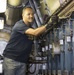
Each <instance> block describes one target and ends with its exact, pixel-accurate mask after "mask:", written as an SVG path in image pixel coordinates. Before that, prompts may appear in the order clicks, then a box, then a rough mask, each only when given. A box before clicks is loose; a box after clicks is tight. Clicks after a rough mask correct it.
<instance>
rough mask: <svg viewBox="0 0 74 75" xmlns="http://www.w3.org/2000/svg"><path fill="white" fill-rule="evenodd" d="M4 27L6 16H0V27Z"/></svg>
mask: <svg viewBox="0 0 74 75" xmlns="http://www.w3.org/2000/svg"><path fill="white" fill-rule="evenodd" d="M3 28H4V18H2V17H0V29H3Z"/></svg>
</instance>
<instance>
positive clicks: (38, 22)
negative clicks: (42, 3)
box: [29, 0, 41, 27]
mask: <svg viewBox="0 0 74 75" xmlns="http://www.w3.org/2000/svg"><path fill="white" fill-rule="evenodd" d="M29 4H30V6H31V7H32V9H33V10H34V12H35V8H34V5H33V3H32V1H31V0H29ZM34 17H35V20H36V23H37V25H38V27H39V26H40V25H41V23H40V21H39V19H38V16H37V14H36V12H35V13H34Z"/></svg>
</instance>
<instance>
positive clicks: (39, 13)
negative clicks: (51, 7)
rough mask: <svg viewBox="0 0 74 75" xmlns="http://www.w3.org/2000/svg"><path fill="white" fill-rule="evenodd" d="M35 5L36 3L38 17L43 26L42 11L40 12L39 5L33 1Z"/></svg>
mask: <svg viewBox="0 0 74 75" xmlns="http://www.w3.org/2000/svg"><path fill="white" fill-rule="evenodd" d="M33 3H34V6H35V9H36V12H37V15H38V17H39V20H40V22H41V24H43V18H42V15H41V12H40V10H39V7H38V5H37V2H36V0H33Z"/></svg>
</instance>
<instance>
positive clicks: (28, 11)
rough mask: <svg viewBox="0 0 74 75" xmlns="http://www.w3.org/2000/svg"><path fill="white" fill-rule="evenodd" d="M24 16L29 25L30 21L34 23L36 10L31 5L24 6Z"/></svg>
mask: <svg viewBox="0 0 74 75" xmlns="http://www.w3.org/2000/svg"><path fill="white" fill-rule="evenodd" d="M22 18H23V21H24V22H25V23H26V24H27V25H29V23H32V22H33V20H34V11H33V9H32V8H31V7H25V8H23V11H22Z"/></svg>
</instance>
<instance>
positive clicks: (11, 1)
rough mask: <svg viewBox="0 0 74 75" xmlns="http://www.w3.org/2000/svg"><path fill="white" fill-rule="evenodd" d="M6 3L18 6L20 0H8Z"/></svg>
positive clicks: (20, 2)
mask: <svg viewBox="0 0 74 75" xmlns="http://www.w3.org/2000/svg"><path fill="white" fill-rule="evenodd" d="M8 4H10V5H12V6H19V5H21V4H22V0H8Z"/></svg>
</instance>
